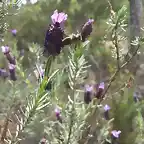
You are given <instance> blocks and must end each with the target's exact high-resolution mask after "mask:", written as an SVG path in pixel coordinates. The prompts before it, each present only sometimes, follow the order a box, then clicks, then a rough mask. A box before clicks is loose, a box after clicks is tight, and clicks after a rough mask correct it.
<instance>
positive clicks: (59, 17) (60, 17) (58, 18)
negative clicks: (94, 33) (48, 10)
mask: <svg viewBox="0 0 144 144" xmlns="http://www.w3.org/2000/svg"><path fill="white" fill-rule="evenodd" d="M67 17H68V15H67V14H65V13H63V12H60V13H58V10H55V11H54V13H53V15H52V16H51V19H52V22H53V24H54V25H55V24H57V23H58V24H59V25H60V27H61V28H62V29H63V28H64V22H65V21H66V20H67Z"/></svg>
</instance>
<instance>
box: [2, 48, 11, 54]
mask: <svg viewBox="0 0 144 144" xmlns="http://www.w3.org/2000/svg"><path fill="white" fill-rule="evenodd" d="M1 50H2V52H3V53H4V54H7V53H9V52H10V50H9V47H8V46H2V47H1Z"/></svg>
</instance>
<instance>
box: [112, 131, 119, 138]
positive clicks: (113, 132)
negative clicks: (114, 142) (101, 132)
mask: <svg viewBox="0 0 144 144" xmlns="http://www.w3.org/2000/svg"><path fill="white" fill-rule="evenodd" d="M120 133H121V131H117V130H113V131H112V132H111V134H112V136H113V138H119V135H120Z"/></svg>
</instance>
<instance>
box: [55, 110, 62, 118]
mask: <svg viewBox="0 0 144 144" xmlns="http://www.w3.org/2000/svg"><path fill="white" fill-rule="evenodd" d="M60 112H61V111H60V109H59V108H55V114H56V117H58V116H60Z"/></svg>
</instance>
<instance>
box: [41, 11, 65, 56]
mask: <svg viewBox="0 0 144 144" xmlns="http://www.w3.org/2000/svg"><path fill="white" fill-rule="evenodd" d="M51 19H52V22H53V24H52V25H50V26H49V28H48V30H47V32H46V36H45V42H44V47H45V48H44V52H43V54H44V56H48V55H58V54H60V51H61V48H62V47H63V43H62V40H63V36H64V31H63V28H64V22H65V21H66V20H67V14H65V13H63V12H61V13H58V11H57V10H55V11H54V13H53V15H52V16H51Z"/></svg>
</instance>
